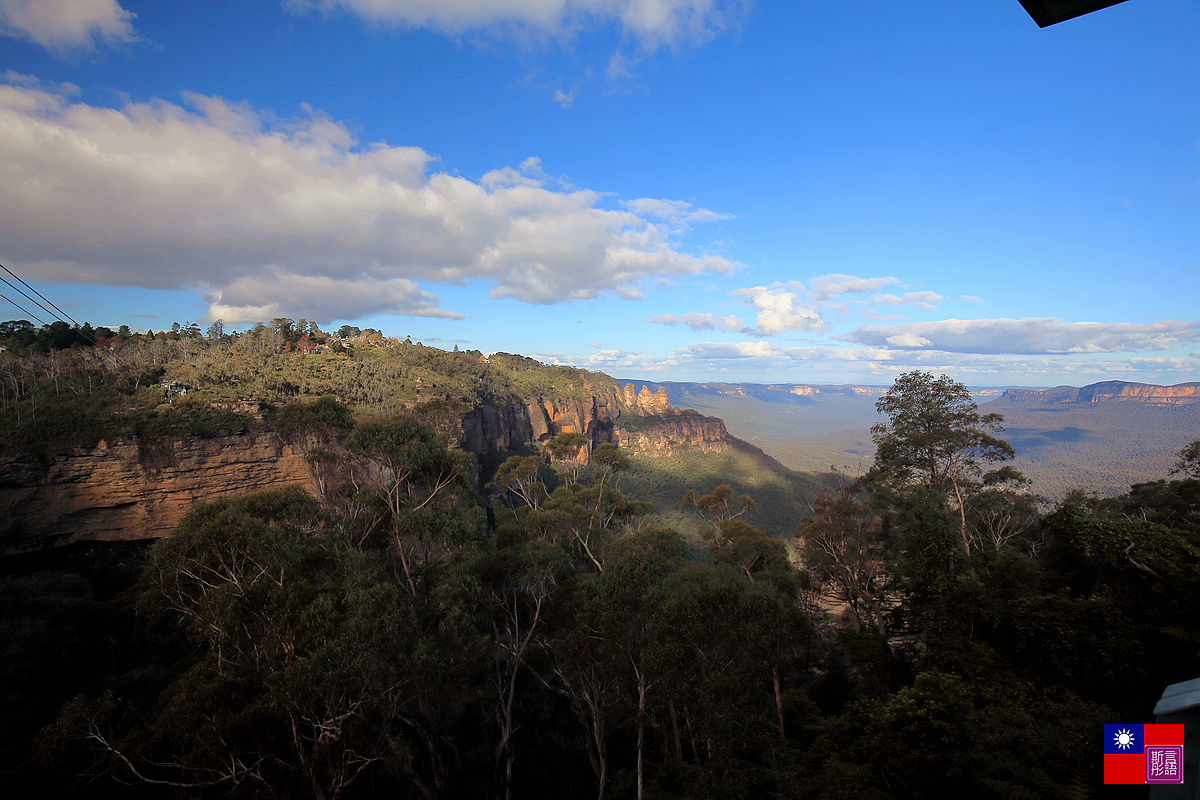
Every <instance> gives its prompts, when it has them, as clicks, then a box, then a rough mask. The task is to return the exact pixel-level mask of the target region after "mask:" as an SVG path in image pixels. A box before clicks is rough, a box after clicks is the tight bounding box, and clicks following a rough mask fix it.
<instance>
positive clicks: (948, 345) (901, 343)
mask: <svg viewBox="0 0 1200 800" xmlns="http://www.w3.org/2000/svg"><path fill="white" fill-rule="evenodd" d="M842 338H845V339H847V340H849V341H854V342H859V343H861V344H867V345H876V346H885V345H886V346H889V347H896V348H902V349H907V348H917V347H920V348H928V349H934V350H941V351H945V352H950V353H981V354H998V353H1011V354H1030V355H1034V354H1048V355H1049V354H1054V355H1060V354H1073V353H1117V352H1136V351H1141V350H1168V349H1170V348H1172V347H1174V346H1175V345H1177V344H1180V343H1183V342H1194V341H1200V322H1178V321H1175V320H1166V321H1163V322H1156V323H1153V324H1149V325H1135V324H1130V323H1124V322H1111V323H1104V322H1061V321H1059V320H1057V319H1053V318H1045V319H977V320H958V319H948V320H941V321H938V322H918V323H911V324H905V325H865V326H862V327H859V328H856V329H855V330H853V331H851V332H850V333H849V334H847V335H846V336H845V337H842Z"/></svg>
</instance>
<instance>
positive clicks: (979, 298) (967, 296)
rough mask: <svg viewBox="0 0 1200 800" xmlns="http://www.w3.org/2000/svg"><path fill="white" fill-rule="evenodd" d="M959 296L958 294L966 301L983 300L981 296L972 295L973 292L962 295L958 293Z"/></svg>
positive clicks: (980, 301) (977, 301)
mask: <svg viewBox="0 0 1200 800" xmlns="http://www.w3.org/2000/svg"><path fill="white" fill-rule="evenodd" d="M959 296H960V297H961V298H962V299H963V300H966V301H967V302H968V303H982V302H983V298H982V297H976V296H975V295H973V294H964V295H959Z"/></svg>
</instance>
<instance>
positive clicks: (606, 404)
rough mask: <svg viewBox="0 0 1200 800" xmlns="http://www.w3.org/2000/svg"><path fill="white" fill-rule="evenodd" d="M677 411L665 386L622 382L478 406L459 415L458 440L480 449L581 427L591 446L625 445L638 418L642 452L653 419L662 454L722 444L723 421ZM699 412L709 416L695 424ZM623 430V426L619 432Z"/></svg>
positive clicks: (505, 447)
mask: <svg viewBox="0 0 1200 800" xmlns="http://www.w3.org/2000/svg"><path fill="white" fill-rule="evenodd" d="M680 416H681V412H680V411H679V409H677V408H673V407H672V406H671V404H670V402H669V401H668V399H667V393H666V391H665V390H663V389H659V390H658V391H657V392H652V391H650V389H649V388H648V387H646V386H643V387H642V389H641V391H640V392H639V391H634V387H633V384H626V385H625V387H624V388H623V389H617V388H612V387H597V389H596V393H595V394H593V395H592V396H591V397H588V398H584V399H581V398H578V397H546V396H544V395H539V396H537V397H530V398H526V399H524V400H523V401H517V400H512V401H509V402H508V403H506V404H504V403H495V402H493V403H491V404H485V405H480V406H476V407H474V408H472V409H471V410H470V411H469V412H468V413H467V414H466V416H464V417H463V421H462V427H463V435H462V443H461V445H460V446H461V447H462V449H463V450H466V451H467V452H468V453H474V454H476V455H482V454H483V453H488V452H495V451H499V450H508V449H511V448H513V447H516V446H517V445H518V444H520V443H521V442H539V443H545V442H548V441H549V440H550V439H553V438H554V437H555V436H558V435H559V434H560V433H580V434H583V435H584V436H586V437H587V438H588V441H589V442H591V445H592V446H593V447H595V446H596V445H598V444H604V443H612V444H616V445H618V446H621V447H627V446H628V445H627V441H628V440H629V437H630V435H631V433H630V432H629V431H630V430H631V427H630V426H633V425H636V424H637V423H638V422H639V421H640V422H641V423H642V424H641V426H640V427H639V433H638V439H637V440H638V442H639V444H638V448H639V453H640V454H644V455H654V454H655V448H654V447H653V446H651V445H650V443H649V442H650V439H647V438H646V436H647V435H649V434H646V431H649V430H650V428H653V427H655V425H657V432H656V433H654V434H653V436H652V437H651V438H652V439H653V441H656V442H659V443H661V444H662V448H663V451H662V453H661V455H667V454H668V452H670V453H672V454H673V453H675V452H680V451H681V450H682V449H687V448H689V447H691V448H692V449H703V450H705V451H706V452H707V451H708V450H711V449H714V448H719V449H724V446H722V445H719V444H718V442H722V441H724V440H726V439H728V434H727V433H726V432H725V427H724V423H722V422H721V421H720V420H717V419H715V418H710V417H699V415H698V414H695V412H690V416H689V417H688V419H687V420H681V419H680ZM697 417H698V418H699V419H703V420H709V422H708V423H706V424H705V425H699V424H698V423H697V422H696V419H695V418H697ZM655 420H658V422H657V423H655V422H654V421H655ZM714 422H715V423H716V424H715V425H714ZM718 427H719V429H720V432H719V433H718V432H717V429H718ZM623 430H624V431H626V432H625V433H622V431H623ZM689 443H690V444H689Z"/></svg>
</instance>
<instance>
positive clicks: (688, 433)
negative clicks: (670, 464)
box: [616, 409, 732, 458]
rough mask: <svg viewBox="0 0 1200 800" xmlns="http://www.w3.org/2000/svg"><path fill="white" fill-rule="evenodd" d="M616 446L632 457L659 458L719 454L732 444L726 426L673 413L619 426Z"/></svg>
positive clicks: (689, 413)
mask: <svg viewBox="0 0 1200 800" xmlns="http://www.w3.org/2000/svg"><path fill="white" fill-rule="evenodd" d="M616 435H617V444H618V446H620V448H621V449H622V450H624V451H626V452H627V453H628V454H629V455H634V456H649V457H651V458H658V457H662V456H674V455H679V454H680V453H688V452H695V451H699V452H702V453H719V452H721V451H722V450H727V449H729V447H730V444H731V441H732V440H731V438H730V436H729V432H728V431H726V430H725V423H724V422H723V421H721V420H720V419H717V418H716V417H705V416H702V415H701V414H700V413H698V412H696V411H693V410H691V409H685V410H683V411H680V410H678V409H671V410H670V411H669V412H666V413H662V414H653V415H645V416H642V417H637V418H634V419H632V420H629V421H628V422H626V423H624V424H621V425H618V426H617V429H616Z"/></svg>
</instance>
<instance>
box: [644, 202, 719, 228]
mask: <svg viewBox="0 0 1200 800" xmlns="http://www.w3.org/2000/svg"><path fill="white" fill-rule="evenodd" d="M621 205H623V206H625V207H626V208H627V209H629V210H630V211H632V212H633V213H635V214H637V215H638V216H640V217H649V218H652V219H661V220H665V221H666V222H669V223H671V224H672V225H679V226H682V225H693V224H697V223H702V222H720V221H721V220H726V219H732V218H733V217H732V215H730V214H721V213H718V212H716V211H710V210H708V209H707V208H696V207H694V206H693V205H692V204H691V203H686V202H684V201H683V200H655V199H653V198H649V197H643V198H640V199H638V200H627V201H625V202H623V203H622V204H621Z"/></svg>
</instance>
